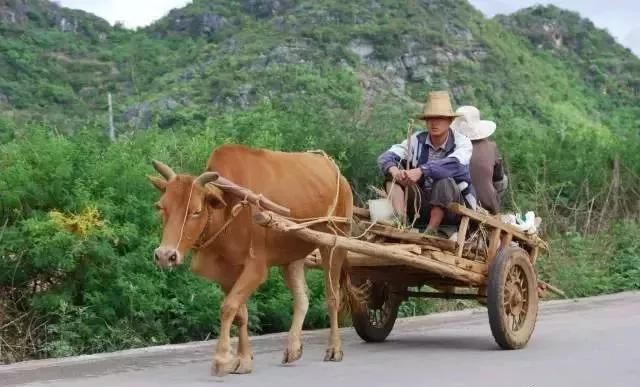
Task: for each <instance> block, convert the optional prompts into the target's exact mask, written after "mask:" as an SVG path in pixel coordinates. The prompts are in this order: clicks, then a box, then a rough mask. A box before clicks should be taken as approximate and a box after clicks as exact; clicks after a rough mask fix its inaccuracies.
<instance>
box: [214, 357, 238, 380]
mask: <svg viewBox="0 0 640 387" xmlns="http://www.w3.org/2000/svg"><path fill="white" fill-rule="evenodd" d="M239 363H240V360H239V358H237V357H235V356H233V355H231V354H230V353H228V354H225V355H216V356H215V357H214V358H213V364H212V365H211V375H213V376H217V377H222V376H225V375H228V374H230V373H231V372H233V371H235V370H236V368H238V365H239Z"/></svg>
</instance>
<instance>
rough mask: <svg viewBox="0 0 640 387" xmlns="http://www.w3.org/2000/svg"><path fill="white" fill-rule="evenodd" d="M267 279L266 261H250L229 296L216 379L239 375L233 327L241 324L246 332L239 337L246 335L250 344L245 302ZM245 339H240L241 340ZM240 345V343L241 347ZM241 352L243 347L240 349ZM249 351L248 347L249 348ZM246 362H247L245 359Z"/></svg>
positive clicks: (223, 313)
mask: <svg viewBox="0 0 640 387" xmlns="http://www.w3.org/2000/svg"><path fill="white" fill-rule="evenodd" d="M266 278H267V266H266V262H265V260H264V259H254V258H253V257H252V258H250V259H247V263H246V264H245V266H244V268H243V269H242V272H241V273H240V276H239V277H238V279H237V280H236V282H235V283H234V284H233V286H232V287H231V290H230V291H229V292H228V293H227V295H226V297H225V298H224V302H223V304H222V308H221V311H220V315H221V316H220V335H219V337H218V345H217V346H216V353H215V355H214V359H213V365H212V368H211V372H212V373H213V374H214V375H217V376H224V375H226V374H228V373H230V372H238V371H239V370H240V367H241V363H240V360H241V359H240V357H237V356H233V355H232V353H231V343H230V342H231V324H232V323H234V321H235V322H239V323H241V325H242V326H243V329H240V334H241V335H245V334H246V336H245V339H244V340H243V342H245V343H247V344H248V342H249V337H248V333H247V332H246V329H244V328H246V325H247V313H246V304H245V303H246V302H247V300H248V299H249V296H251V294H252V293H253V292H254V291H255V290H256V289H257V288H258V286H260V284H261V283H262V282H264V280H265V279H266ZM237 316H239V317H240V319H239V320H238V319H237ZM240 338H242V336H240V337H239V339H240ZM239 344H240V343H239ZM239 349H240V350H242V347H241V346H239ZM246 349H247V350H248V345H247V348H246ZM245 360H246V359H245Z"/></svg>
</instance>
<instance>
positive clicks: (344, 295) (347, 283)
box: [339, 259, 366, 319]
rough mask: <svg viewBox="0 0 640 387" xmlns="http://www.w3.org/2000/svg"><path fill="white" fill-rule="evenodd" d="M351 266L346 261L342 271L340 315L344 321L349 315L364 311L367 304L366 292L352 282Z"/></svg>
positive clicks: (343, 263)
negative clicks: (363, 306)
mask: <svg viewBox="0 0 640 387" xmlns="http://www.w3.org/2000/svg"><path fill="white" fill-rule="evenodd" d="M350 273H351V266H350V265H349V262H348V261H347V260H346V259H345V260H344V261H343V262H342V268H341V270H340V311H339V313H340V315H341V319H344V318H345V317H346V316H347V315H353V313H354V312H357V311H358V310H360V309H362V305H363V304H364V302H366V294H365V292H364V291H363V290H362V289H360V288H359V287H357V286H354V285H353V283H352V282H351V274H350Z"/></svg>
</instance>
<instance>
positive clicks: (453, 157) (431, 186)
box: [378, 91, 475, 235]
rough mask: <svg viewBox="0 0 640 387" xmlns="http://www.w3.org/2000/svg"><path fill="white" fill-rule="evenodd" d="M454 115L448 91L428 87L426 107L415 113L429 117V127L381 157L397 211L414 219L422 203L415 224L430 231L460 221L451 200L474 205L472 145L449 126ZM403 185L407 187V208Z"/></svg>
mask: <svg viewBox="0 0 640 387" xmlns="http://www.w3.org/2000/svg"><path fill="white" fill-rule="evenodd" d="M456 116H457V114H456V113H454V112H453V109H452V107H451V102H450V100H449V93H448V92H447V91H434V92H430V93H429V95H428V98H427V102H426V104H425V106H424V111H423V112H422V114H420V115H419V116H418V117H417V118H418V119H420V120H424V121H425V124H426V126H427V129H428V130H423V131H419V132H417V133H414V134H413V136H411V138H410V140H404V141H403V142H402V143H400V144H396V145H393V146H392V147H391V148H390V149H389V150H387V151H386V152H384V153H382V154H381V155H380V156H379V157H378V167H379V168H380V170H381V172H382V173H383V174H384V175H385V180H386V184H385V185H386V189H387V192H389V196H390V197H391V202H392V205H393V208H394V210H395V212H396V213H397V214H398V215H400V217H401V218H403V219H406V218H407V217H408V218H409V220H410V221H411V220H412V217H415V215H418V214H415V213H414V212H415V208H414V204H415V203H421V204H422V205H421V206H420V208H419V209H418V210H419V217H418V218H417V219H418V222H417V223H416V224H415V226H416V227H417V228H418V229H426V233H428V234H431V235H437V234H438V232H439V227H440V225H448V226H454V225H457V224H459V222H460V217H459V216H458V215H456V214H454V213H451V212H449V211H448V210H447V206H448V205H449V204H451V203H454V202H456V203H460V204H463V205H467V206H468V207H470V208H474V209H475V192H474V190H473V186H472V184H471V175H470V173H469V161H470V160H471V152H472V149H473V147H472V145H471V141H469V139H468V138H466V137H465V136H463V135H461V134H458V133H454V132H453V131H452V130H451V128H450V125H451V122H452V121H453V119H454V118H455V117H456ZM394 183H395V184H394ZM411 187H416V188H417V190H416V189H413V188H411ZM403 189H406V190H408V199H409V204H408V205H407V206H406V213H405V201H404V194H403ZM417 194H419V198H418V200H417V201H416V200H414V199H415V198H416V196H418V195H417ZM440 231H442V230H440Z"/></svg>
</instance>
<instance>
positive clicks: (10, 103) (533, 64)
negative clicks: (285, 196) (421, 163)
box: [0, 0, 640, 188]
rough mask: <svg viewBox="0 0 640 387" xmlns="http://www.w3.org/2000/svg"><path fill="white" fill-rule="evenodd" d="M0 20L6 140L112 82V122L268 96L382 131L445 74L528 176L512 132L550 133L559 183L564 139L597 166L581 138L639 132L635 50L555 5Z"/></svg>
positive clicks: (128, 126)
mask: <svg viewBox="0 0 640 387" xmlns="http://www.w3.org/2000/svg"><path fill="white" fill-rule="evenodd" d="M0 20H1V22H2V23H1V24H0V35H1V37H2V39H1V40H0V49H1V50H2V52H3V53H6V54H3V55H2V56H0V104H1V106H2V109H3V114H2V121H0V122H4V123H3V124H2V123H0V135H2V136H3V138H11V136H12V135H13V133H15V132H18V133H19V132H20V131H22V130H24V128H25V125H24V123H25V122H28V121H29V120H33V119H36V120H45V121H46V122H51V123H53V124H55V125H56V127H57V130H58V131H59V132H72V131H73V130H75V129H77V128H79V127H81V126H84V125H87V124H96V125H97V126H98V127H99V128H104V126H105V123H106V122H107V118H106V112H107V104H106V101H107V93H108V92H111V93H113V95H114V109H115V112H116V115H115V122H116V127H117V131H118V133H120V134H125V133H127V132H131V131H136V130H140V129H148V128H155V127H159V128H164V129H176V130H179V129H180V128H181V127H185V126H187V127H191V128H193V127H195V126H198V125H205V124H206V122H210V121H211V120H215V117H218V116H220V114H222V113H228V112H234V111H244V110H247V109H253V108H254V107H256V106H259V105H261V104H264V103H265V101H268V103H269V104H271V105H270V106H271V107H272V108H273V109H275V110H277V111H281V112H285V113H286V112H290V113H291V114H292V117H296V115H295V114H294V113H293V112H294V111H298V112H300V111H302V110H304V109H307V107H312V108H310V109H312V110H313V112H314V114H313V115H312V116H317V117H318V119H319V120H325V121H326V122H330V123H332V125H334V126H335V125H346V126H347V127H350V128H352V129H350V130H349V131H357V132H358V133H359V132H365V133H367V135H369V136H370V138H373V139H378V140H380V141H383V142H388V141H392V139H393V138H397V137H398V135H400V134H401V133H402V132H403V131H404V129H403V127H404V126H405V123H406V119H407V117H408V114H409V113H411V112H414V111H416V110H417V109H419V108H420V104H421V103H422V101H423V99H424V96H425V94H426V92H427V91H428V90H432V89H434V88H447V89H449V90H450V91H451V93H452V95H453V96H454V99H455V103H456V104H462V103H464V104H468V103H471V104H476V105H478V106H479V107H480V108H481V109H482V111H483V113H484V114H485V115H486V116H488V117H490V118H493V119H495V120H497V121H498V123H499V128H500V129H499V131H498V133H497V136H498V137H497V138H498V139H500V140H501V141H503V142H504V143H505V145H506V146H507V147H510V146H515V147H516V148H513V147H511V149H510V150H507V151H506V152H507V155H508V156H509V157H510V159H512V160H513V162H514V164H515V165H518V166H519V171H520V172H519V173H521V174H522V176H523V178H524V179H525V180H524V182H525V183H526V184H527V185H530V184H533V183H534V182H535V180H536V179H537V178H538V177H540V176H541V175H540V174H541V173H542V172H541V169H540V168H539V167H538V165H539V161H540V156H541V154H539V153H537V152H534V153H528V152H519V151H517V150H516V149H517V144H521V143H523V142H531V143H534V144H535V143H540V144H542V143H545V142H547V141H549V140H552V141H554V142H555V143H557V144H558V146H559V147H558V149H555V150H554V149H546V150H545V151H544V155H545V157H546V158H547V159H548V160H551V161H549V162H550V163H551V164H550V165H549V166H548V170H547V171H546V173H551V174H552V176H551V178H552V180H554V181H571V180H572V179H571V178H570V177H569V176H568V175H567V172H566V168H565V165H564V163H565V160H563V159H562V158H560V157H559V155H561V154H562V153H563V152H564V150H563V149H565V148H564V147H570V148H571V149H575V153H574V154H573V157H574V158H575V160H576V163H577V165H576V168H578V170H581V171H583V172H584V173H585V174H587V173H589V172H588V171H590V170H592V169H591V168H595V167H597V165H600V167H602V165H603V160H598V159H594V158H593V157H591V156H590V154H592V153H593V151H594V149H595V150H597V149H596V148H599V147H601V146H603V144H608V143H611V142H615V141H617V139H618V138H619V137H625V138H633V139H634V140H635V139H637V136H638V130H637V127H638V120H639V117H640V110H639V109H640V108H639V107H638V106H640V105H639V104H638V98H639V97H638V96H639V94H640V84H639V83H638V82H640V81H638V80H639V79H640V60H638V58H637V57H635V56H633V55H632V54H631V53H630V52H629V51H628V50H626V49H624V48H622V47H621V46H619V45H618V44H616V43H615V42H614V41H613V39H612V38H611V36H609V35H608V34H607V33H606V32H604V31H602V30H599V29H597V28H595V27H594V26H593V24H592V23H591V22H589V21H587V20H584V19H582V18H580V16H579V15H577V14H574V13H570V12H566V11H563V10H560V9H557V8H555V7H536V8H531V9H526V10H523V11H520V12H518V13H516V14H514V15H510V16H506V17H500V18H497V19H496V20H487V19H486V18H484V17H483V15H482V14H481V13H480V12H479V11H477V10H476V9H474V8H473V7H472V6H471V5H469V4H468V3H467V2H465V1H452V0H416V1H409V2H403V1H395V0H357V1H351V2H344V1H337V0H322V1H289V0H268V1H255V0H240V1H234V2H228V1H220V0H196V1H194V2H193V3H192V4H190V5H188V6H187V7H185V8H182V9H174V10H172V11H171V12H169V13H168V15H167V16H166V17H164V18H163V19H161V20H159V21H157V22H156V23H155V24H153V25H151V26H149V27H148V28H145V29H142V30H139V31H137V32H133V31H129V30H125V29H122V28H120V27H118V26H115V27H110V26H109V25H108V24H107V23H106V22H104V21H103V20H101V19H99V18H96V17H94V16H92V15H89V14H86V13H83V12H79V11H71V10H67V9H64V8H61V7H59V6H57V5H55V4H53V3H50V2H47V1H44V0H3V1H2V2H1V3H0ZM296 109H298V110H296ZM301 116H303V117H305V118H304V119H310V118H309V117H310V116H309V114H306V113H305V114H301ZM3 127H4V128H5V129H3ZM9 132H10V133H9ZM254 135H255V134H254V133H253V132H246V133H245V132H242V133H240V132H238V133H236V135H235V136H236V137H235V139H236V140H243V139H246V138H249V137H250V136H254ZM592 142H593V143H592ZM291 146H293V145H291ZM379 147H380V146H378V145H376V147H374V148H372V149H369V151H370V152H371V154H369V155H368V156H367V157H369V158H371V157H373V153H375V152H378V151H379V150H380V149H379ZM594 147H595V148H594ZM608 151H609V150H607V152H608ZM553 152H555V153H553ZM616 152H617V151H616ZM621 152H625V150H621ZM605 153H606V152H605ZM636 153H637V152H632V153H631V154H632V155H635V154H636ZM634 157H635V156H634ZM554 160H555V161H554ZM369 162H371V160H369ZM594 163H595V164H594ZM604 164H608V162H604ZM547 177H548V176H547ZM603 179H604V180H606V177H605V178H603ZM604 180H603V181H604ZM577 185H579V182H576V183H575V184H573V186H574V188H576V187H577Z"/></svg>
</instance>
